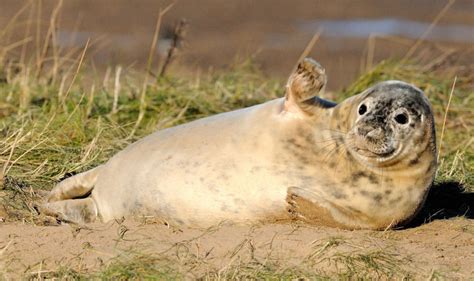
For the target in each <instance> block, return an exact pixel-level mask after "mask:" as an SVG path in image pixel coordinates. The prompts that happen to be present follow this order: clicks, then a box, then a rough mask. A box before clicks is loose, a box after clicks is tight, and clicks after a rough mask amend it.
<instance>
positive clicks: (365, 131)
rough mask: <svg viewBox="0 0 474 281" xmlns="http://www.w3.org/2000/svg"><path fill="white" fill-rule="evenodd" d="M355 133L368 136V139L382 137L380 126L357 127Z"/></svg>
mask: <svg viewBox="0 0 474 281" xmlns="http://www.w3.org/2000/svg"><path fill="white" fill-rule="evenodd" d="M357 133H358V134H359V135H360V136H363V137H366V138H370V139H380V138H382V137H383V131H382V128H380V127H379V128H373V127H359V128H357Z"/></svg>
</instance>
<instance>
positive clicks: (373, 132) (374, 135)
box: [366, 128, 383, 139]
mask: <svg viewBox="0 0 474 281" xmlns="http://www.w3.org/2000/svg"><path fill="white" fill-rule="evenodd" d="M382 135H383V132H382V129H381V128H377V129H373V130H371V131H370V132H368V133H367V135H366V137H370V138H374V139H378V138H380V137H382Z"/></svg>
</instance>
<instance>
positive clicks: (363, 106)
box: [359, 104, 367, 115]
mask: <svg viewBox="0 0 474 281" xmlns="http://www.w3.org/2000/svg"><path fill="white" fill-rule="evenodd" d="M366 112H367V106H366V105H365V104H361V105H360V107H359V115H364V113H366Z"/></svg>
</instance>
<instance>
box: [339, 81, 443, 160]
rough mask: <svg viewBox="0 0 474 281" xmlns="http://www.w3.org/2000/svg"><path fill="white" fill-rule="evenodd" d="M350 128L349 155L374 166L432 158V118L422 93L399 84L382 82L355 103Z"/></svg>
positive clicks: (347, 140)
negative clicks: (423, 154)
mask: <svg viewBox="0 0 474 281" xmlns="http://www.w3.org/2000/svg"><path fill="white" fill-rule="evenodd" d="M356 101H357V102H358V105H357V106H356V107H354V108H353V112H352V113H351V114H352V117H353V118H352V120H353V124H352V128H351V129H350V131H349V132H348V134H347V135H346V144H347V147H348V150H349V151H350V153H351V154H352V155H353V156H354V157H355V158H357V159H359V160H362V161H363V162H365V163H370V164H372V165H376V166H385V165H394V164H395V163H397V162H399V161H401V160H404V159H407V158H412V157H413V156H418V157H419V156H420V154H421V153H423V152H425V151H426V150H427V148H429V149H428V152H429V153H431V154H432V155H433V156H434V155H435V151H436V150H435V143H434V137H435V135H434V125H433V114H432V111H431V106H430V103H429V101H428V99H427V98H426V97H425V96H424V94H423V92H422V91H421V90H420V89H418V88H416V87H415V86H412V85H410V84H407V83H404V82H401V81H385V82H381V83H379V84H376V85H375V86H373V87H371V88H369V89H367V90H366V91H364V92H363V93H362V94H360V95H359V97H358V98H357V99H356Z"/></svg>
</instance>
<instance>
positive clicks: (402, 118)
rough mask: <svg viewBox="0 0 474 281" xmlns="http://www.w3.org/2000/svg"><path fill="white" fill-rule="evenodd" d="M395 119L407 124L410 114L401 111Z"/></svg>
mask: <svg viewBox="0 0 474 281" xmlns="http://www.w3.org/2000/svg"><path fill="white" fill-rule="evenodd" d="M395 121H396V122H397V123H398V124H402V125H403V124H406V123H407V122H408V116H407V115H406V114H405V113H400V114H397V115H396V116H395Z"/></svg>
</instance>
